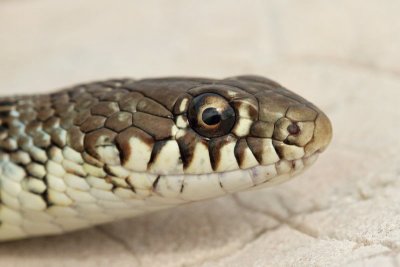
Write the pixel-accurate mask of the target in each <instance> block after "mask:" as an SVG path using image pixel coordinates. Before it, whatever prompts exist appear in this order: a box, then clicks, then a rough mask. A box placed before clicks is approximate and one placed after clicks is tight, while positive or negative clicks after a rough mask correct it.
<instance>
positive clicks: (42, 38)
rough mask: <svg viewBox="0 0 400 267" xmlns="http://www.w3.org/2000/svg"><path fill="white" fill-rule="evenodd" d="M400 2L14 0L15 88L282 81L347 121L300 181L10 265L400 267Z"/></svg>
mask: <svg viewBox="0 0 400 267" xmlns="http://www.w3.org/2000/svg"><path fill="white" fill-rule="evenodd" d="M399 12H400V2H398V1H396V0H384V1H380V2H378V1H362V0H339V1H317V0H308V1H295V0H285V1H278V0H270V1H261V0H260V1H252V2H251V3H249V2H248V1H235V2H234V4H233V2H232V1H228V0H220V1H208V0H207V1H202V2H201V3H200V2H199V1H192V0H191V1H172V2H171V1H146V2H145V1H129V0H123V1H119V2H118V5H117V4H115V3H113V2H111V1H94V0H89V1H78V0H73V1H63V2H59V1H57V2H56V1H51V0H36V1H10V0H5V1H1V2H0V32H1V35H0V48H1V49H0V93H1V94H10V93H22V92H26V93H32V92H40V91H42V92H47V91H48V90H49V89H54V88H59V87H63V86H68V85H71V84H73V83H76V82H84V81H90V80H96V79H104V78H111V77H126V76H134V77H137V78H142V77H155V76H164V75H165V76H166V75H197V76H210V77H216V78H222V77H226V76H233V75H237V74H242V73H252V74H260V75H264V76H268V77H270V78H272V79H275V80H277V81H279V82H280V83H282V84H284V85H285V86H287V87H288V88H291V89H292V90H294V91H296V92H297V93H299V94H300V95H302V96H304V97H305V98H307V99H309V100H311V101H313V102H314V103H315V104H317V105H318V106H319V107H321V109H322V110H324V111H326V113H327V114H328V115H329V116H330V118H331V119H332V123H333V127H334V139H333V142H332V144H331V146H330V148H329V149H328V150H327V151H326V152H325V153H324V154H323V155H322V156H321V157H320V159H319V161H318V162H317V163H316V164H315V165H314V166H313V168H311V169H310V170H309V171H308V172H306V173H305V174H304V175H302V177H299V178H297V179H295V180H293V181H291V182H288V183H286V184H283V185H281V186H278V187H275V188H270V189H264V190H261V191H254V192H246V193H241V194H237V195H235V196H228V197H224V198H220V199H215V200H210V201H206V202H202V203H196V204H191V205H186V206H182V207H179V208H177V209H173V210H166V211H163V212H158V213H154V214H152V215H148V216H143V217H138V218H135V219H129V220H125V221H121V222H117V223H113V224H110V225H104V226H101V227H97V228H94V229H89V230H86V231H80V232H76V233H73V234H69V235H64V236H57V237H47V238H37V239H31V240H23V241H18V242H10V243H3V244H0V258H1V263H2V265H6V266H26V265H28V264H29V265H30V266H32V267H33V266H54V265H58V266H60V265H63V266H71V265H76V264H79V265H80V266H110V265H116V266H150V265H151V266H294V265H296V266H310V265H311V266H378V265H380V266H397V265H399V261H400V228H399V225H400V215H399V214H400V195H399V193H398V192H399V190H400V180H399V178H400V167H399V162H400V156H399V151H400V143H399V138H398V136H399V123H398V122H399V121H400V109H399V105H398V102H399V99H400V52H399V47H400V21H399V19H398V14H399Z"/></svg>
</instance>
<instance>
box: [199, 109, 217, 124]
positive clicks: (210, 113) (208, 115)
mask: <svg viewBox="0 0 400 267" xmlns="http://www.w3.org/2000/svg"><path fill="white" fill-rule="evenodd" d="M201 118H202V120H203V121H204V123H205V124H207V125H215V124H218V123H219V122H220V121H221V114H220V113H219V112H218V110H217V109H216V108H206V109H205V110H204V111H203V114H202V117H201Z"/></svg>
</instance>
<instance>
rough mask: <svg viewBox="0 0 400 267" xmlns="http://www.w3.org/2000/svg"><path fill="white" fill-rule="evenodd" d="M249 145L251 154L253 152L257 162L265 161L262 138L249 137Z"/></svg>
mask: <svg viewBox="0 0 400 267" xmlns="http://www.w3.org/2000/svg"><path fill="white" fill-rule="evenodd" d="M247 144H248V146H249V148H250V150H251V152H253V155H254V157H255V158H256V159H257V161H258V162H262V161H263V157H262V156H263V152H264V147H263V143H262V138H254V137H248V138H247Z"/></svg>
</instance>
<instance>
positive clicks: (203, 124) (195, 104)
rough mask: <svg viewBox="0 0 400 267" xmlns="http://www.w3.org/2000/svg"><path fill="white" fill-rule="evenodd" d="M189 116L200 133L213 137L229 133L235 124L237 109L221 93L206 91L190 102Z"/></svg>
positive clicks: (192, 125) (191, 122) (192, 124)
mask: <svg viewBox="0 0 400 267" xmlns="http://www.w3.org/2000/svg"><path fill="white" fill-rule="evenodd" d="M188 118H189V123H190V125H191V127H192V128H193V129H194V130H195V131H196V132H197V133H199V134H200V135H202V136H205V137H208V138H212V137H219V136H223V135H226V134H228V133H229V132H230V131H231V130H232V128H233V126H234V124H235V111H234V110H233V108H232V107H231V105H229V103H228V101H226V99H225V98H223V97H222V96H220V95H217V94H212V93H206V94H202V95H199V96H197V97H195V98H194V99H193V100H192V102H191V103H190V106H189V110H188Z"/></svg>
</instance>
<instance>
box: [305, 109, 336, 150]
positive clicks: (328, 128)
mask: <svg viewBox="0 0 400 267" xmlns="http://www.w3.org/2000/svg"><path fill="white" fill-rule="evenodd" d="M314 124H315V129H314V135H313V139H312V140H311V142H309V143H308V144H307V145H306V146H305V148H304V150H305V154H306V156H309V155H312V154H314V153H315V152H323V151H324V150H325V149H326V148H327V147H328V145H329V143H330V142H331V140H332V124H331V122H330V120H329V118H328V117H327V116H326V115H325V114H324V113H322V112H320V113H319V114H318V117H317V118H316V120H315V122H314Z"/></svg>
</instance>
